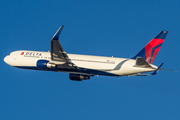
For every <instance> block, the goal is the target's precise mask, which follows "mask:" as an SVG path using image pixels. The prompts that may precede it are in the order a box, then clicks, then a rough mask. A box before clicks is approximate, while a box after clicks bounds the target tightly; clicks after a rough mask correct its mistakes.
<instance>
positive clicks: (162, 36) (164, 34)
mask: <svg viewBox="0 0 180 120" xmlns="http://www.w3.org/2000/svg"><path fill="white" fill-rule="evenodd" d="M167 34H168V31H161V32H160V33H159V34H158V35H157V36H156V37H155V38H156V39H165V38H166V35H167Z"/></svg>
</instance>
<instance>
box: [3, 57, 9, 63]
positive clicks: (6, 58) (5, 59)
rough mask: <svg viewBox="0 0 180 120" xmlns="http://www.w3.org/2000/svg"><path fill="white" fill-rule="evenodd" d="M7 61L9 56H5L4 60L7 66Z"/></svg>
mask: <svg viewBox="0 0 180 120" xmlns="http://www.w3.org/2000/svg"><path fill="white" fill-rule="evenodd" d="M8 59H9V56H6V57H5V58H4V62H5V63H7V64H8Z"/></svg>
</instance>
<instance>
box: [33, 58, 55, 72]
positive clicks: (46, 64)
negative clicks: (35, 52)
mask: <svg viewBox="0 0 180 120" xmlns="http://www.w3.org/2000/svg"><path fill="white" fill-rule="evenodd" d="M36 66H37V68H39V69H44V70H46V69H47V68H55V67H56V65H55V64H53V63H49V61H47V60H38V61H37V63H36Z"/></svg>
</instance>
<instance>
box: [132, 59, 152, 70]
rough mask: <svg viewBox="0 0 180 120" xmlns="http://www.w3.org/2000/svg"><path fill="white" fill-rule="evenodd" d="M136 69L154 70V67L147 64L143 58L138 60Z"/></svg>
mask: <svg viewBox="0 0 180 120" xmlns="http://www.w3.org/2000/svg"><path fill="white" fill-rule="evenodd" d="M134 67H143V68H152V66H151V65H150V64H149V63H147V62H146V61H145V60H144V59H143V58H142V57H137V58H136V64H135V65H134Z"/></svg>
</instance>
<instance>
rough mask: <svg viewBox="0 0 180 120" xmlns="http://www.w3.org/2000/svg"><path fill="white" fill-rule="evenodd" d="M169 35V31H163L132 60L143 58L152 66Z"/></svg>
mask: <svg viewBox="0 0 180 120" xmlns="http://www.w3.org/2000/svg"><path fill="white" fill-rule="evenodd" d="M167 34H168V31H161V32H160V33H159V34H158V35H157V36H156V37H155V38H153V39H152V40H151V41H150V42H149V43H148V44H147V45H146V46H145V47H144V48H143V49H142V50H141V51H140V52H138V53H137V54H136V55H135V56H134V57H132V58H131V59H136V58H137V57H142V58H143V59H144V60H146V61H147V62H148V63H151V64H152V63H153V61H154V59H155V57H156V55H157V53H158V52H159V49H160V48H161V46H162V44H163V42H164V39H165V38H166V35H167Z"/></svg>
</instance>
